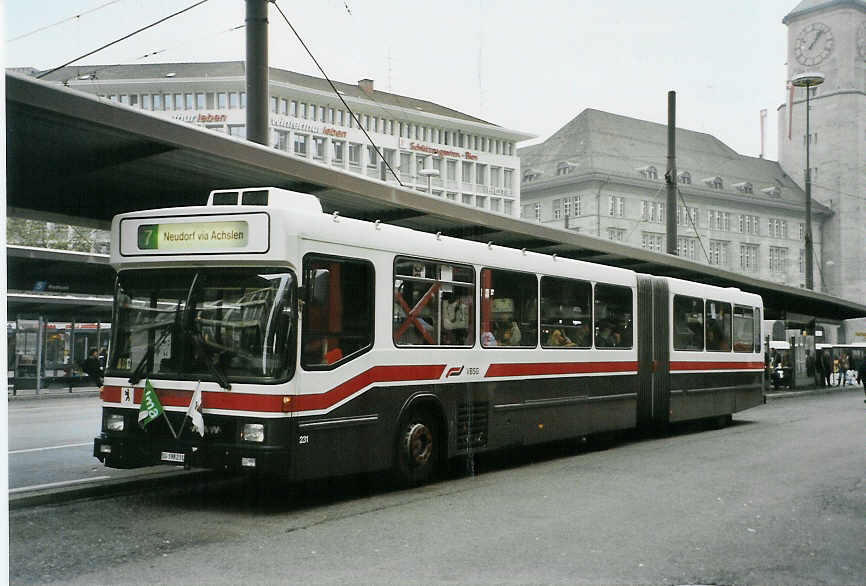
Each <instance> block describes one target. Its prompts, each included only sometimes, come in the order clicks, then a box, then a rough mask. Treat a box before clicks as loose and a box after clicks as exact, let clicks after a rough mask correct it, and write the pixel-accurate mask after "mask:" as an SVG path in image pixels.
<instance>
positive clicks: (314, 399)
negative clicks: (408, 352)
mask: <svg viewBox="0 0 866 586" xmlns="http://www.w3.org/2000/svg"><path fill="white" fill-rule="evenodd" d="M444 370H445V365H444V364H435V365H421V366H374V367H373V368H369V369H367V370H365V371H364V372H362V373H361V374H359V375H358V376H355V377H353V378H350V379H349V380H347V381H346V382H344V383H342V384H340V385H338V386H336V387H334V388H333V389H331V390H330V391H327V392H325V393H319V394H317V395H295V396H293V397H292V402H291V405H290V408H289V410H290V411H314V410H319V409H327V408H328V407H331V406H333V405H335V404H337V403H339V402H340V401H342V400H343V399H345V398H346V397H349V396H351V395H353V394H355V393H357V392H358V391H360V390H361V389H363V388H364V387H367V386H369V385H372V384H374V383H391V382H398V381H420V380H437V379H438V378H439V377H440V376H442V372H443V371H444Z"/></svg>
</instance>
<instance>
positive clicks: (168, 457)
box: [160, 452, 184, 464]
mask: <svg viewBox="0 0 866 586" xmlns="http://www.w3.org/2000/svg"><path fill="white" fill-rule="evenodd" d="M183 457H184V454H182V453H181V454H179V453H177V452H163V453H162V455H161V456H160V460H162V461H163V462H180V463H181V464H183Z"/></svg>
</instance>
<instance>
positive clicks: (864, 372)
mask: <svg viewBox="0 0 866 586" xmlns="http://www.w3.org/2000/svg"><path fill="white" fill-rule="evenodd" d="M857 382H859V383H862V384H863V393H864V394H866V356H864V357H863V360H861V361H860V369H859V370H858V371H857ZM863 402H864V403H866V399H864V400H863Z"/></svg>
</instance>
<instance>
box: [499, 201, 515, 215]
mask: <svg viewBox="0 0 866 586" xmlns="http://www.w3.org/2000/svg"><path fill="white" fill-rule="evenodd" d="M513 209H514V202H513V201H511V200H510V199H506V200H505V201H504V202H503V205H502V213H504V214H506V215H508V216H510V215H511V214H512V210H513Z"/></svg>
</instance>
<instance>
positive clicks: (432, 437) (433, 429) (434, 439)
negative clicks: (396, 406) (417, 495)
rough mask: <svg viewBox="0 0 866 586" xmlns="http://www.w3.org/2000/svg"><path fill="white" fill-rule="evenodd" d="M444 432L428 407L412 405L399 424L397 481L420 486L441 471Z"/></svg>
mask: <svg viewBox="0 0 866 586" xmlns="http://www.w3.org/2000/svg"><path fill="white" fill-rule="evenodd" d="M440 438H441V434H440V433H439V429H438V425H437V421H436V419H435V418H434V417H433V416H432V415H431V414H430V412H429V411H427V410H424V409H413V410H412V411H410V412H409V413H408V415H406V416H404V417H403V418H402V419H401V420H400V425H399V426H398V428H397V454H396V456H397V457H396V465H395V466H394V471H395V475H396V478H397V482H398V483H399V484H401V485H402V486H418V485H420V484H425V483H427V482H430V481H431V480H432V479H433V478H434V476H435V474H436V472H437V471H438V463H439V459H440V451H441V449H442V446H441V445H440V443H441V439H440Z"/></svg>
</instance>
